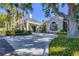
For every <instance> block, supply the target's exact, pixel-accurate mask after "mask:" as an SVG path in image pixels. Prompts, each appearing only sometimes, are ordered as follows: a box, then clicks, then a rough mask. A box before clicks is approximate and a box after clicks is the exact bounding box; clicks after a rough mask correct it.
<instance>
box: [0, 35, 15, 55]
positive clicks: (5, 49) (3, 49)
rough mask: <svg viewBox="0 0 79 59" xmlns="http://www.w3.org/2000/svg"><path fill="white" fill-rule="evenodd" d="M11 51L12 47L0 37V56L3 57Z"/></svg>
mask: <svg viewBox="0 0 79 59" xmlns="http://www.w3.org/2000/svg"><path fill="white" fill-rule="evenodd" d="M13 51H14V49H13V47H12V46H11V45H10V44H9V43H8V42H7V41H6V40H5V39H4V38H1V37H0V56H3V55H5V54H7V53H10V52H13Z"/></svg>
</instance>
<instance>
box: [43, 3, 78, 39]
mask: <svg viewBox="0 0 79 59" xmlns="http://www.w3.org/2000/svg"><path fill="white" fill-rule="evenodd" d="M66 4H67V6H68V12H67V14H65V13H63V12H61V11H60V9H59V4H58V3H50V4H42V5H43V8H44V9H43V10H44V11H45V13H46V15H47V16H49V15H50V13H52V12H53V13H55V14H57V15H59V16H61V17H63V18H64V19H66V20H68V31H67V32H68V37H70V38H72V37H76V36H77V35H78V34H77V31H78V30H77V26H76V19H75V13H76V11H78V9H79V4H75V3H66ZM60 6H62V8H63V7H64V6H65V4H63V3H62V4H61V5H60Z"/></svg>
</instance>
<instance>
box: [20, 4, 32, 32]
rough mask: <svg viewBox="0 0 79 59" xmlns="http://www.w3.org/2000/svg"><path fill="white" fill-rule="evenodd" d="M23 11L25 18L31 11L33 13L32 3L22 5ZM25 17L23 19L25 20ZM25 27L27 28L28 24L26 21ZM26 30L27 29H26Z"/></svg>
mask: <svg viewBox="0 0 79 59" xmlns="http://www.w3.org/2000/svg"><path fill="white" fill-rule="evenodd" d="M21 9H23V16H24V17H25V13H26V14H28V13H29V11H30V12H32V11H33V8H32V4H31V3H22V4H21ZM24 17H23V19H24ZM24 27H25V28H27V27H26V22H25V21H24ZM25 30H26V29H25Z"/></svg>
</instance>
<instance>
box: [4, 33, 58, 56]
mask: <svg viewBox="0 0 79 59" xmlns="http://www.w3.org/2000/svg"><path fill="white" fill-rule="evenodd" d="M56 36H57V35H54V34H45V33H44V34H42V33H34V34H33V35H29V36H7V37H4V39H5V40H6V41H7V42H8V43H9V44H10V45H11V46H12V47H13V48H14V50H13V51H12V53H6V54H5V55H13V56H46V55H48V46H49V42H50V41H51V40H52V39H53V38H55V37H56ZM10 49H11V48H10Z"/></svg>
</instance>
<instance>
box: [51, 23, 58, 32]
mask: <svg viewBox="0 0 79 59" xmlns="http://www.w3.org/2000/svg"><path fill="white" fill-rule="evenodd" d="M57 30H58V25H57V23H56V22H52V23H51V24H50V31H57Z"/></svg>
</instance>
